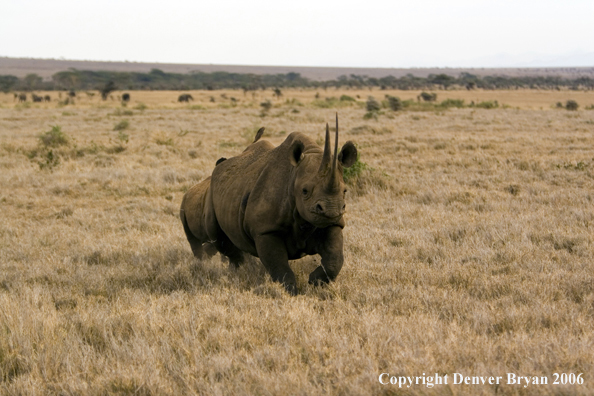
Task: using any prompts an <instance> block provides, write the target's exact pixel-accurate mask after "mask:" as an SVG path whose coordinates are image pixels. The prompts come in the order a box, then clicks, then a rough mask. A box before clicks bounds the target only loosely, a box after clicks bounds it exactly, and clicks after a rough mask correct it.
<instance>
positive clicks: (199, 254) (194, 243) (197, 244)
mask: <svg viewBox="0 0 594 396" xmlns="http://www.w3.org/2000/svg"><path fill="white" fill-rule="evenodd" d="M180 218H181V221H182V224H183V226H184V232H185V234H186V238H187V239H188V242H189V243H190V247H191V248H192V253H193V254H194V257H196V258H197V259H199V260H202V259H204V256H205V255H206V256H208V257H209V258H210V257H212V256H214V255H215V254H216V253H217V251H216V249H215V248H214V247H213V246H212V245H210V243H204V242H203V241H201V240H200V239H198V238H197V237H196V236H195V235H194V234H193V233H192V230H190V227H189V226H188V221H187V220H186V216H185V213H184V211H183V210H181V211H180Z"/></svg>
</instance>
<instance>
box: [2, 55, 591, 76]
mask: <svg viewBox="0 0 594 396" xmlns="http://www.w3.org/2000/svg"><path fill="white" fill-rule="evenodd" d="M71 68H73V69H78V70H93V71H100V70H106V71H118V72H145V73H146V72H149V71H150V70H151V69H160V70H163V71H164V72H167V73H190V72H195V71H201V72H206V73H212V72H215V71H225V72H229V73H252V74H277V73H283V74H286V73H289V72H295V73H299V74H301V76H303V77H305V78H308V79H311V80H317V81H326V80H333V79H336V78H338V77H339V76H342V75H345V76H350V75H351V74H356V75H359V76H365V75H366V76H369V77H375V78H380V77H385V76H390V75H391V76H394V77H397V78H399V77H403V76H405V75H407V74H412V75H414V76H416V77H427V76H428V75H430V74H447V75H450V76H453V77H458V76H459V75H460V73H462V72H467V73H471V74H474V75H477V76H497V75H505V76H510V77H526V76H545V77H546V76H559V77H563V78H577V77H594V67H547V68H543V67H531V68H528V67H526V68H411V69H402V68H400V69H388V68H357V67H303V66H235V65H200V64H176V63H140V62H98V61H77V60H59V59H30V58H7V57H0V75H7V74H11V75H14V76H17V77H19V78H22V77H25V76H26V75H27V74H30V73H35V74H38V75H39V76H41V77H43V78H44V79H50V78H51V76H52V75H53V74H55V73H57V72H60V71H65V70H68V69H71Z"/></svg>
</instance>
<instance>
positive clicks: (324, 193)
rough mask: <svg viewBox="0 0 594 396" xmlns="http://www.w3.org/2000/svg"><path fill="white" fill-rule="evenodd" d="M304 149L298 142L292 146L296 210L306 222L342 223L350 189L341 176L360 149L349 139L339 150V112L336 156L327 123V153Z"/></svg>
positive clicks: (351, 163) (322, 226)
mask: <svg viewBox="0 0 594 396" xmlns="http://www.w3.org/2000/svg"><path fill="white" fill-rule="evenodd" d="M304 150H305V148H304V146H303V144H302V143H301V142H299V141H297V142H295V143H294V144H293V146H292V148H291V163H292V165H293V166H294V167H295V175H296V177H295V183H294V186H293V188H294V189H293V191H294V196H295V203H296V207H297V211H298V212H299V215H300V216H301V217H302V218H303V219H304V220H305V221H307V222H308V223H311V224H312V225H314V226H315V227H319V228H324V227H328V226H330V225H334V224H339V223H340V222H341V219H342V215H343V214H344V212H345V208H346V204H345V195H346V192H347V189H346V185H345V183H344V179H343V177H342V173H343V168H348V167H350V166H351V165H353V164H354V163H355V161H356V160H357V148H356V147H355V145H354V143H353V142H351V141H348V142H346V143H345V144H344V146H342V149H341V150H340V152H338V115H337V116H336V139H335V144H334V155H332V153H331V148H330V130H329V128H328V124H326V140H325V144H324V153H323V154H322V155H320V153H319V150H315V152H312V151H310V150H306V151H304ZM308 151H310V152H309V153H308Z"/></svg>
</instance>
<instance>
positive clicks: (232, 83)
mask: <svg viewBox="0 0 594 396" xmlns="http://www.w3.org/2000/svg"><path fill="white" fill-rule="evenodd" d="M106 87H107V88H108V89H110V90H112V91H113V90H114V89H120V90H123V89H126V90H194V89H204V90H216V89H224V88H227V89H229V88H231V89H243V90H244V92H247V91H255V90H259V89H269V88H298V87H302V88H317V89H328V88H352V89H364V88H380V89H401V90H432V89H469V90H472V89H477V88H478V89H519V88H528V89H561V88H564V89H573V90H584V89H585V90H591V89H594V79H593V78H590V77H578V78H574V79H570V78H562V77H555V76H547V77H545V76H524V77H508V76H484V77H480V76H476V75H473V74H470V73H461V74H460V75H459V76H458V77H453V76H450V75H447V74H431V75H429V76H428V77H416V76H414V75H412V74H407V75H406V76H403V77H399V78H398V77H394V76H386V77H382V78H375V77H369V76H360V75H355V74H351V75H349V76H340V77H338V78H337V79H335V80H327V81H316V80H310V79H308V78H305V77H302V76H301V75H300V74H299V73H293V72H291V73H286V74H251V73H246V74H243V73H228V72H213V73H203V72H192V73H187V74H181V73H166V72H164V71H162V70H159V69H152V70H151V71H150V72H149V73H135V72H134V73H129V72H111V71H90V70H76V69H70V70H67V71H62V72H58V73H56V74H54V75H53V76H52V79H51V80H49V81H44V80H43V79H42V78H41V77H40V76H38V75H37V74H28V75H27V76H25V77H24V78H18V77H16V76H12V75H0V91H3V92H10V91H40V90H46V91H53V90H99V91H101V92H103V91H105V90H106Z"/></svg>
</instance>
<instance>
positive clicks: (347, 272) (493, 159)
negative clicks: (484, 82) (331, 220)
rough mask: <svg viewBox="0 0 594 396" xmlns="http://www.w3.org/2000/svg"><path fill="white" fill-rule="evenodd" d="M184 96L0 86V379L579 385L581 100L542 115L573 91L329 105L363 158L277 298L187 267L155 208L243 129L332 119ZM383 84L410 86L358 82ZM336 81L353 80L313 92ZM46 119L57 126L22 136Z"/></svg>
mask: <svg viewBox="0 0 594 396" xmlns="http://www.w3.org/2000/svg"><path fill="white" fill-rule="evenodd" d="M190 93H191V94H192V96H193V97H194V99H195V101H194V102H193V103H190V104H178V103H176V102H175V100H176V99H177V96H178V95H179V92H132V102H131V103H130V104H129V105H128V106H127V107H126V108H122V107H121V106H120V104H119V103H118V102H115V101H107V102H100V101H99V100H98V99H97V95H95V97H94V98H92V99H91V98H81V99H77V101H76V105H74V106H72V105H68V106H62V107H60V106H59V105H58V104H57V103H56V102H55V101H54V102H52V103H48V104H45V103H43V104H29V105H17V104H14V103H13V102H12V96H9V95H3V94H0V169H1V172H0V333H1V335H0V393H1V394H56V395H58V394H60V395H62V394H81V395H107V394H109V395H112V394H116V395H124V394H141V395H145V394H146V395H148V394H151V395H152V394H200V395H230V394H237V395H242V394H261V395H273V394H299V395H314V394H345V395H363V394H400V393H399V392H401V390H399V389H398V387H397V386H396V387H395V386H391V385H388V386H382V385H380V384H379V382H378V376H379V374H381V373H382V372H389V373H390V374H393V375H407V376H414V375H422V374H423V373H426V374H428V375H433V374H434V373H441V374H445V373H448V374H449V375H450V376H451V375H452V374H453V373H463V374H465V375H482V376H485V375H496V376H505V375H506V373H508V372H513V373H516V374H519V375H523V376H524V375H537V376H548V378H549V381H552V379H553V377H552V375H553V373H562V372H565V373H570V372H573V373H585V375H584V378H585V384H584V385H581V386H578V385H573V386H569V385H566V386H561V385H558V386H553V385H548V386H542V387H536V386H530V387H528V388H523V387H520V386H517V385H516V386H511V385H502V386H500V387H494V386H489V385H480V386H478V385H474V386H472V385H456V386H453V385H451V386H449V387H445V386H441V387H435V388H433V389H429V388H426V387H424V386H420V385H419V386H415V387H413V388H409V389H407V390H406V392H408V393H407V394H450V393H451V394H495V393H497V394H561V393H563V394H591V393H592V389H594V382H593V381H594V379H593V374H594V352H593V351H594V336H593V333H592V329H593V328H594V243H593V240H594V238H593V229H594V209H593V207H594V205H593V202H592V201H593V197H594V183H593V176H594V136H593V131H594V111H588V110H580V111H577V112H567V111H565V110H553V109H551V106H552V105H554V103H556V102H557V101H565V100H567V99H569V98H572V99H575V100H577V101H578V103H580V105H581V107H580V108H583V106H585V105H588V104H592V103H594V95H593V94H592V93H576V92H537V91H527V92H526V91H524V92H522V91H520V92H518V91H510V92H500V91H494V92H438V101H439V100H443V99H446V98H448V97H449V98H463V99H465V100H466V102H470V101H471V100H481V101H482V100H498V101H499V103H500V104H508V105H510V106H512V107H513V108H507V109H502V108H499V109H495V110H481V109H474V110H473V109H453V110H448V111H425V112H401V113H390V112H388V111H386V112H385V114H383V115H380V116H379V117H378V119H377V120H374V119H370V120H364V119H363V116H364V114H365V109H364V108H363V107H361V106H359V105H356V104H355V105H350V106H346V107H341V108H340V109H339V112H340V114H339V116H340V120H341V125H342V126H343V127H342V128H343V131H344V132H343V134H342V138H341V140H342V141H343V142H344V141H346V140H347V139H352V140H354V141H356V142H357V144H358V146H359V151H360V152H361V161H363V162H364V163H365V164H366V165H367V167H366V168H365V169H363V170H362V171H361V173H360V174H359V175H358V179H355V180H354V181H353V183H354V186H353V187H352V188H351V190H352V193H351V194H350V196H349V202H348V207H347V209H348V225H347V228H345V256H346V264H345V267H344V268H343V271H342V273H341V274H340V275H339V277H338V280H337V282H336V283H333V284H332V285H330V286H328V287H322V288H313V287H310V286H308V285H307V284H306V280H307V275H308V274H309V272H310V271H311V270H312V269H313V268H315V266H317V264H316V261H318V259H317V258H315V257H309V258H305V259H302V260H298V261H295V262H293V263H292V266H293V268H294V269H295V271H296V274H297V277H298V287H299V289H300V294H299V295H298V296H297V297H294V298H292V297H289V296H288V295H287V294H286V293H285V292H284V291H283V290H282V288H281V287H280V286H279V285H277V284H274V283H272V282H270V280H269V278H268V276H267V275H266V273H265V271H264V270H263V268H262V266H261V264H259V262H258V261H257V260H255V259H254V260H252V261H251V262H250V263H248V264H246V265H245V266H244V267H242V268H240V269H239V270H237V271H230V270H229V269H228V268H227V265H226V264H225V263H223V262H222V261H221V260H220V258H219V257H218V256H217V257H215V258H214V259H212V260H210V261H205V262H198V261H197V260H195V259H194V258H193V257H192V253H191V250H190V246H189V244H188V243H187V241H186V240H185V236H184V234H183V230H182V226H181V223H180V221H179V218H178V208H179V204H180V202H181V197H182V195H183V193H184V191H186V190H187V189H188V188H189V187H190V186H191V185H193V184H194V183H196V182H198V181H200V180H201V179H203V178H204V177H206V176H208V175H209V174H210V172H211V170H212V168H213V166H214V164H215V161H216V160H217V159H218V158H220V157H222V156H225V157H229V156H232V155H234V154H236V153H238V152H240V151H241V150H242V149H243V148H244V147H245V145H246V142H248V141H249V139H250V134H252V133H253V131H255V130H256V129H257V128H258V127H260V126H265V127H266V128H267V129H266V131H267V135H268V136H267V138H268V139H270V140H271V141H272V142H274V143H275V144H278V143H280V142H282V140H283V139H284V136H285V135H286V134H287V133H289V132H292V131H294V130H300V131H302V132H305V133H308V134H310V135H311V136H314V137H316V138H317V137H321V136H322V132H323V131H324V123H325V122H327V121H331V120H332V119H333V116H334V111H335V110H334V109H320V108H316V107H315V106H314V105H312V102H313V101H314V95H315V93H316V91H307V90H305V91H286V92H283V94H284V97H283V98H282V99H281V100H277V99H273V97H272V91H266V92H258V93H257V96H256V97H252V95H251V93H249V94H248V95H247V96H244V95H243V93H242V92H238V91H235V92H233V91H224V92H221V91H214V92H190ZM222 93H224V94H225V95H226V96H227V97H228V98H230V97H235V98H236V99H238V103H237V105H234V104H233V103H232V102H231V101H230V100H229V99H224V98H222V97H221V94H222ZM385 93H389V94H392V95H396V96H400V97H401V98H402V99H408V98H409V97H410V98H414V97H416V95H417V94H418V92H391V91H387V92H384V91H381V92H380V91H374V92H372V93H371V95H375V96H376V97H377V98H378V99H381V98H382V96H383V95H384V94H385ZM342 94H348V95H351V96H353V97H355V96H356V95H359V96H360V98H361V99H360V100H361V101H362V102H364V101H365V100H366V99H367V96H368V95H369V94H370V93H369V91H361V92H356V91H344V92H343V91H336V92H335V91H332V92H330V90H329V91H328V92H323V91H321V92H320V96H321V98H322V99H324V98H325V97H330V96H334V97H337V98H338V97H340V95H342ZM54 95H55V94H54ZM79 96H80V95H79ZM211 96H213V97H215V102H214V103H213V102H211V101H210V97H211ZM264 99H270V100H271V102H273V104H274V107H273V108H272V109H271V110H270V111H269V114H268V115H267V116H265V117H261V109H260V106H259V103H261V102H262V100H264ZM293 99H294V100H293ZM139 103H143V104H145V106H144V107H146V108H145V109H141V108H142V106H140V107H138V105H139ZM135 107H137V108H138V109H135ZM516 107H519V109H517V108H516ZM540 107H542V108H543V110H539V109H540ZM124 119H125V120H127V121H128V127H127V128H125V129H122V130H120V131H117V130H116V131H114V125H118V124H119V123H120V122H121V121H123V120H124ZM56 125H58V126H60V127H61V132H63V133H64V134H65V135H67V136H68V137H69V138H70V139H69V140H68V141H67V143H65V144H62V145H58V146H55V147H50V146H47V147H46V146H45V145H43V143H42V142H41V140H40V139H39V136H40V135H41V134H42V133H44V132H48V131H50V130H51V129H52V128H51V127H52V126H56ZM116 129H117V128H116ZM50 151H51V152H52V155H53V156H54V158H57V160H55V161H54V162H55V163H53V162H51V161H49V159H48V155H49V154H48V153H49V152H50ZM44 164H45V165H44Z"/></svg>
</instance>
